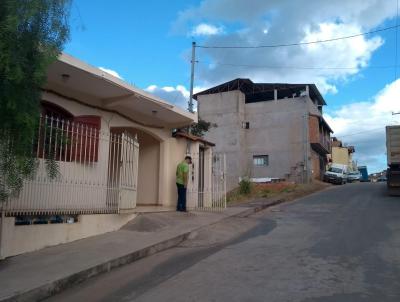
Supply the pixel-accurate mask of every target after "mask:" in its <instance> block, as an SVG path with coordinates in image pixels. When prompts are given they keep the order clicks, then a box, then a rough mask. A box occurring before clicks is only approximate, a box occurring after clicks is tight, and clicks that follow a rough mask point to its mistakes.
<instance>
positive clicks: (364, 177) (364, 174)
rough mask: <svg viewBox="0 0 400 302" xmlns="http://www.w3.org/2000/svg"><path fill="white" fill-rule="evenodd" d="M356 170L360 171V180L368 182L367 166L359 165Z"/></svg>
mask: <svg viewBox="0 0 400 302" xmlns="http://www.w3.org/2000/svg"><path fill="white" fill-rule="evenodd" d="M358 171H359V172H360V174H361V176H360V182H368V181H369V176H368V170H367V166H359V167H358Z"/></svg>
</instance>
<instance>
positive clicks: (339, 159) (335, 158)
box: [330, 137, 357, 171]
mask: <svg viewBox="0 0 400 302" xmlns="http://www.w3.org/2000/svg"><path fill="white" fill-rule="evenodd" d="M354 152H355V148H354V146H345V145H344V144H343V143H342V141H341V140H338V139H337V138H336V137H333V138H332V154H331V156H330V158H331V163H333V164H341V165H346V166H348V167H349V170H351V171H357V166H356V165H355V162H354V161H353V154H354Z"/></svg>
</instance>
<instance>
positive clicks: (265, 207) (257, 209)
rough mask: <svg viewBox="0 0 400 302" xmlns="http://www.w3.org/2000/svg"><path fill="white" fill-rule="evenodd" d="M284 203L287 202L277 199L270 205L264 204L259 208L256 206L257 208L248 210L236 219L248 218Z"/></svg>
mask: <svg viewBox="0 0 400 302" xmlns="http://www.w3.org/2000/svg"><path fill="white" fill-rule="evenodd" d="M284 202H286V200H285V199H277V200H274V201H271V202H270V203H266V204H262V205H259V206H256V207H252V208H250V209H248V210H245V211H243V212H242V213H239V214H237V215H235V217H242V218H244V217H247V216H249V215H252V214H254V213H257V212H260V211H262V210H265V209H267V208H269V207H272V206H276V205H278V204H281V203H284ZM249 207H251V206H249Z"/></svg>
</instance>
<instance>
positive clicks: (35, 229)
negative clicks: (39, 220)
mask: <svg viewBox="0 0 400 302" xmlns="http://www.w3.org/2000/svg"><path fill="white" fill-rule="evenodd" d="M135 217H136V214H96V215H80V216H79V218H78V222H76V223H71V224H70V223H60V224H35V225H15V218H14V217H5V218H4V223H3V224H2V225H3V230H2V238H1V246H0V256H1V257H3V258H6V257H10V256H15V255H18V254H22V253H26V252H32V251H35V250H39V249H42V248H44V247H48V246H53V245H58V244H61V243H67V242H71V241H75V240H78V239H83V238H87V237H91V236H95V235H100V234H104V233H107V232H112V231H116V230H118V229H120V228H121V227H122V226H123V225H125V224H126V223H127V222H129V221H130V220H132V219H133V218H135Z"/></svg>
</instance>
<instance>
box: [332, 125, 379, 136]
mask: <svg viewBox="0 0 400 302" xmlns="http://www.w3.org/2000/svg"><path fill="white" fill-rule="evenodd" d="M378 130H381V131H384V130H385V127H384V126H382V127H379V128H373V129H369V130H365V131H360V132H355V133H350V134H345V135H337V137H340V138H342V137H348V136H354V135H359V134H365V133H370V132H376V131H378Z"/></svg>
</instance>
